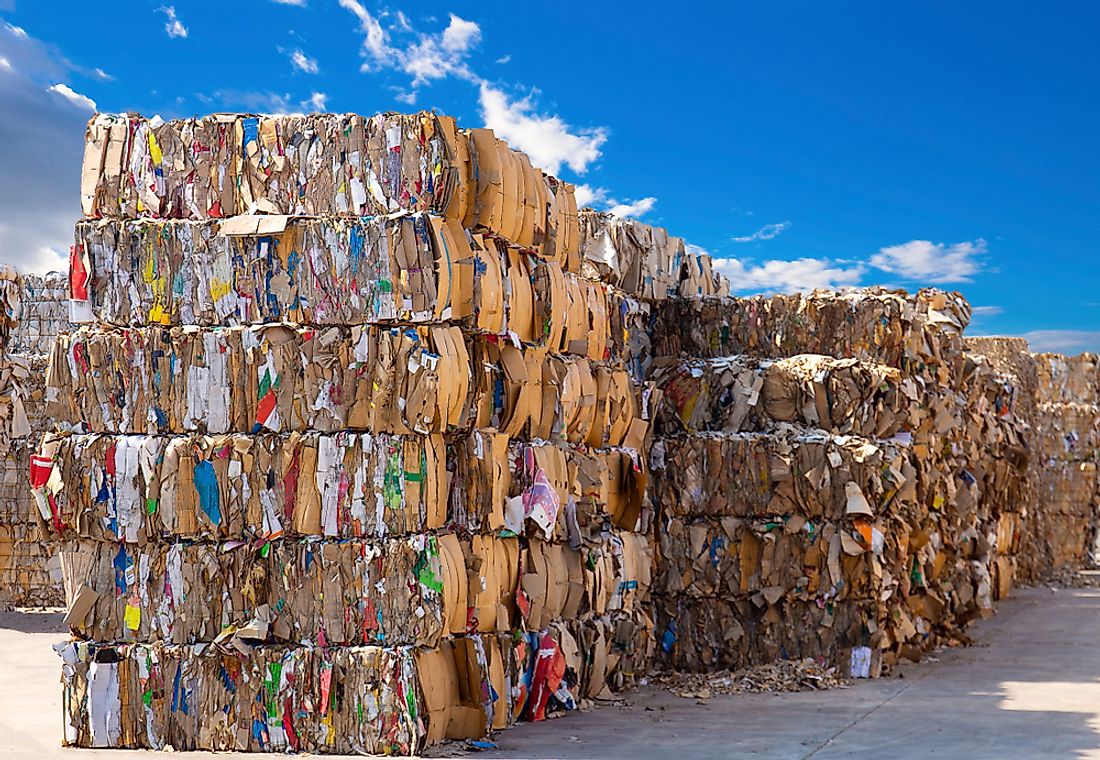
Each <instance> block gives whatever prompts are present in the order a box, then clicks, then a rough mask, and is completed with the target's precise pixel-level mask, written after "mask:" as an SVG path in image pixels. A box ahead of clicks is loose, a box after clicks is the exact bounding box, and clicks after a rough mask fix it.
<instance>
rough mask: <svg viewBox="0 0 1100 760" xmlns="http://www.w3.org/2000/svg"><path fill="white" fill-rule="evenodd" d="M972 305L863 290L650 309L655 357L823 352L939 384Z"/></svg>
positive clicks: (683, 302) (937, 295)
mask: <svg viewBox="0 0 1100 760" xmlns="http://www.w3.org/2000/svg"><path fill="white" fill-rule="evenodd" d="M969 320H970V306H969V304H967V303H966V301H965V300H964V299H963V298H962V296H961V295H959V294H957V293H945V292H943V291H939V290H931V289H925V290H921V291H919V292H918V293H915V294H913V295H909V294H907V293H905V291H890V290H886V289H883V288H864V289H854V290H851V291H846V292H844V293H836V292H832V291H814V292H813V293H811V294H809V295H801V294H795V295H778V296H771V297H764V296H753V297H751V298H708V299H668V300H665V301H662V302H659V303H658V304H656V311H655V319H654V325H653V347H654V348H653V350H654V354H655V355H656V356H658V357H679V356H682V355H686V356H688V357H691V358H712V357H720V356H730V355H733V354H749V355H752V356H756V357H760V358H783V357H789V356H795V355H797V354H823V355H825V356H833V357H836V358H856V359H862V360H865V361H870V362H875V363H878V364H885V365H887V366H890V367H896V368H898V369H901V370H903V371H904V372H906V374H914V373H916V372H917V371H920V372H921V374H926V375H928V376H929V377H930V378H931V379H933V380H934V381H936V382H940V383H947V382H949V381H950V379H951V373H952V369H953V367H954V365H955V363H956V362H957V361H958V360H959V359H960V357H961V354H962V350H963V345H962V337H961V334H962V331H963V329H964V328H965V327H966V325H967V323H968V322H969Z"/></svg>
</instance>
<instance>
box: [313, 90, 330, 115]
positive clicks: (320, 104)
mask: <svg viewBox="0 0 1100 760" xmlns="http://www.w3.org/2000/svg"><path fill="white" fill-rule="evenodd" d="M327 104H328V95H326V94H325V93H323V92H315V93H313V94H312V95H310V96H309V107H310V108H311V109H312V110H314V111H324V110H325V106H326V105H327Z"/></svg>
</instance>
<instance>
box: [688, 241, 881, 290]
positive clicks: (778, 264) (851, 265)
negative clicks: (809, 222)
mask: <svg viewBox="0 0 1100 760" xmlns="http://www.w3.org/2000/svg"><path fill="white" fill-rule="evenodd" d="M689 247H690V248H691V249H692V250H694V251H697V252H702V251H703V250H704V249H702V248H699V247H698V246H689ZM711 258H712V259H713V261H714V268H715V269H717V270H718V272H719V273H721V274H723V275H725V276H726V278H727V279H728V280H729V281H730V290H731V291H733V292H735V293H761V292H763V293H794V292H807V291H811V290H816V289H818V288H826V289H829V290H838V289H840V288H845V287H852V286H856V285H858V284H859V283H860V280H861V279H862V278H863V275H864V273H865V271H866V268H865V267H864V265H863V264H861V263H859V262H842V261H832V260H830V259H814V258H802V259H795V260H793V261H784V260H780V259H771V260H767V261H763V262H761V263H759V264H756V263H754V262H752V261H748V260H742V259H734V258H716V257H714V256H713V255H712V257H711Z"/></svg>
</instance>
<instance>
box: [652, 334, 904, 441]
mask: <svg viewBox="0 0 1100 760" xmlns="http://www.w3.org/2000/svg"><path fill="white" fill-rule="evenodd" d="M650 377H651V378H652V379H653V380H654V381H655V382H656V384H657V387H658V389H659V390H660V391H661V393H662V403H661V405H660V407H659V412H658V416H657V421H658V425H659V430H658V432H659V433H663V434H666V435H669V434H675V433H677V432H680V431H684V432H689V433H694V432H707V431H715V432H727V433H735V432H741V431H763V430H768V429H769V428H772V427H774V426H775V425H776V424H777V423H781V422H789V423H797V424H801V425H807V426H810V427H817V428H821V429H823V430H828V431H831V432H835V433H842V434H853V435H860V436H864V437H871V438H890V437H892V436H893V435H895V434H896V433H897V432H898V431H900V430H902V429H903V428H906V429H907V428H909V427H916V426H917V424H918V423H919V418H920V411H919V404H918V401H919V399H920V396H921V393H920V390H919V387H918V386H917V384H916V382H914V381H913V380H912V379H910V378H905V379H904V380H903V379H902V377H901V373H900V371H899V370H896V369H893V368H891V367H886V366H883V365H877V364H869V363H866V362H860V361H859V360H856V359H833V358H832V357H827V356H818V355H812V354H810V355H800V356H793V357H790V358H787V359H777V360H772V359H755V358H751V357H747V356H729V357H722V358H716V359H695V360H685V361H665V360H661V361H658V362H655V363H654V365H653V366H652V368H651V370H650Z"/></svg>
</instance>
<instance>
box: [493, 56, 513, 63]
mask: <svg viewBox="0 0 1100 760" xmlns="http://www.w3.org/2000/svg"><path fill="white" fill-rule="evenodd" d="M511 60H512V56H510V55H502V56H501V57H500V58H497V59H496V60H495V61H493V63H501V64H504V63H509V62H510V61H511Z"/></svg>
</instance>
